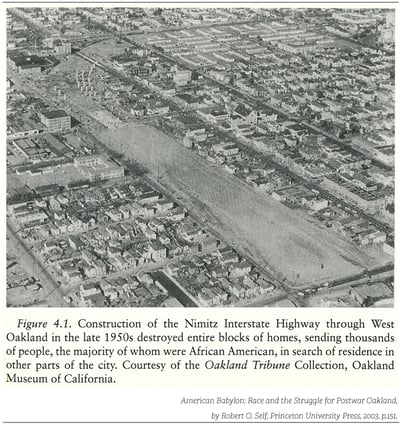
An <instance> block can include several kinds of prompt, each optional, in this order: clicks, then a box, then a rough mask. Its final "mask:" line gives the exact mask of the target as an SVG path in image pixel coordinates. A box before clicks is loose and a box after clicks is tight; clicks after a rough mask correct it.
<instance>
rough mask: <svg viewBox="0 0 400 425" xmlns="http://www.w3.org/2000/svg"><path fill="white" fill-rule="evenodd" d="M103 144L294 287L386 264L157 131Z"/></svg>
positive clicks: (134, 132) (107, 138)
mask: <svg viewBox="0 0 400 425" xmlns="http://www.w3.org/2000/svg"><path fill="white" fill-rule="evenodd" d="M99 138H100V139H101V140H102V141H103V142H105V143H106V144H108V145H110V146H120V145H121V144H122V147H123V149H124V150H125V151H126V155H127V156H129V157H131V158H132V159H134V160H136V161H138V162H141V163H143V164H144V165H145V166H146V167H148V168H149V169H150V171H151V172H152V174H153V176H154V177H156V176H159V177H160V181H161V183H162V184H164V185H166V186H168V187H169V188H171V189H172V190H173V191H174V192H175V193H176V194H179V196H181V197H182V198H183V199H185V200H189V201H190V202H191V203H193V204H195V205H196V206H197V208H198V209H200V210H201V214H203V215H205V216H207V218H208V219H209V220H210V221H211V222H212V224H213V225H215V226H217V227H218V228H219V229H220V230H221V231H222V232H223V233H224V234H225V235H226V236H227V238H228V239H230V240H233V241H235V242H236V243H238V244H240V246H241V247H242V248H243V249H245V250H247V251H248V252H250V253H251V254H252V255H253V256H254V257H256V258H258V259H259V260H260V263H261V264H265V263H268V264H270V265H271V266H272V268H273V269H274V270H275V271H277V272H279V273H281V274H282V275H284V276H286V277H287V278H288V279H289V280H291V281H292V280H297V283H305V282H310V283H313V282H314V281H315V282H318V281H321V280H325V279H332V278H338V277H343V276H348V275H350V274H353V273H357V272H360V270H361V269H362V268H365V267H373V266H374V265H376V264H380V263H382V258H383V256H382V254H381V253H380V251H378V250H372V251H368V253H367V252H366V251H363V250H361V249H359V248H357V247H356V246H354V245H353V244H351V243H350V242H347V241H345V240H343V239H341V238H339V237H338V236H337V235H336V234H335V233H333V232H331V231H328V230H327V229H324V228H320V227H318V226H317V225H316V224H315V223H312V222H311V221H312V220H311V219H306V217H304V215H302V214H298V213H297V212H296V211H292V210H289V209H288V208H285V207H283V206H282V205H281V204H280V203H278V202H277V201H274V200H273V199H271V198H269V197H267V196H263V195H260V194H259V193H256V192H255V191H253V190H252V189H251V188H250V187H249V186H247V185H246V184H244V183H243V182H241V181H240V180H239V179H237V178H235V177H233V176H231V175H229V174H228V173H226V172H225V171H223V170H222V169H220V168H217V167H212V166H209V165H208V164H207V163H206V162H205V161H204V160H202V159H201V158H199V157H198V156H197V155H196V154H194V153H193V152H190V151H189V150H188V149H186V148H184V147H183V146H181V145H179V144H178V143H176V142H175V141H173V140H171V139H170V138H168V137H167V136H166V135H164V134H162V133H160V132H159V131H157V130H156V129H154V128H152V127H146V126H141V127H125V128H120V129H117V130H114V131H110V130H105V131H103V132H102V133H101V134H100V136H99Z"/></svg>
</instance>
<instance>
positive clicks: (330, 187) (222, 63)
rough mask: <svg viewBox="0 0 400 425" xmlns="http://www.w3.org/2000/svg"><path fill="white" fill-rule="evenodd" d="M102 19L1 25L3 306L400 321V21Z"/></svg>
mask: <svg viewBox="0 0 400 425" xmlns="http://www.w3.org/2000/svg"><path fill="white" fill-rule="evenodd" d="M59 6H60V5H59ZM102 6H104V7H32V6H28V7H8V8H7V10H6V15H7V16H6V27H7V28H6V30H7V39H6V54H7V75H6V78H7V86H6V87H7V90H6V98H7V107H6V114H7V117H6V122H7V134H6V149H7V154H6V162H7V165H6V168H7V186H6V190H7V194H6V200H7V207H6V214H7V217H6V220H7V249H6V255H7V261H6V267H7V271H6V273H7V282H6V285H7V289H6V297H7V300H6V303H7V306H8V307H225V308H226V307H264V308H267V307H297V308H310V307H326V308H335V307H336V308H340V307H347V308H349V307H350V308H354V307H356V308H357V307H359V308H361V307H368V308H370V307H389V308H390V307H393V298H394V184H395V173H394V157H395V155H394V134H395V129H394V126H395V119H394V117H395V115H394V92H395V41H394V26H395V12H394V9H389V8H358V9H350V8H326V7H322V6H321V7H313V8H283V7H281V8H268V7H260V8H254V9H253V8H248V7H244V5H242V6H240V5H236V6H237V7H232V8H215V7H213V8H204V7H203V8H200V7H193V8H187V7H183V8H177V7H176V6H173V5H171V7H168V6H165V7H162V8H160V7H153V6H151V5H149V7H132V6H129V7H118V8H117V7H112V5H109V6H107V5H105V4H102Z"/></svg>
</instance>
